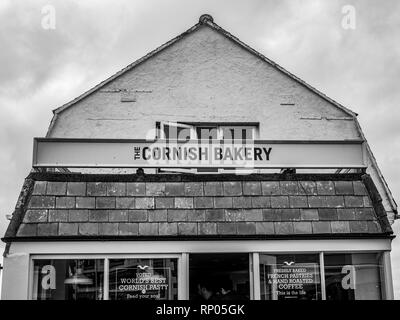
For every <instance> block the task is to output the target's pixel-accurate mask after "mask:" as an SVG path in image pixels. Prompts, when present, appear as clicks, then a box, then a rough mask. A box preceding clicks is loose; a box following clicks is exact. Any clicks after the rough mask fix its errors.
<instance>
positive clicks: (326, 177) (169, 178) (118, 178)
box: [27, 172, 364, 182]
mask: <svg viewBox="0 0 400 320" xmlns="http://www.w3.org/2000/svg"><path fill="white" fill-rule="evenodd" d="M363 174H364V173H343V174H337V173H294V174H285V173H254V174H232V173H231V174H185V173H179V174H174V173H171V174H143V175H138V174H87V173H58V172H57V173H54V172H51V173H50V172H31V173H30V174H29V175H28V177H27V179H32V180H34V181H60V182H202V181H303V180H310V181H313V180H318V181H360V180H362V176H363Z"/></svg>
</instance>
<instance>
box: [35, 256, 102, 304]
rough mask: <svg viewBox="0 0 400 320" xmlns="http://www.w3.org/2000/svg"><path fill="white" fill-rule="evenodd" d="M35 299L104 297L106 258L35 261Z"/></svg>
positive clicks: (89, 298) (90, 298) (93, 298)
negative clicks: (104, 259)
mask: <svg viewBox="0 0 400 320" xmlns="http://www.w3.org/2000/svg"><path fill="white" fill-rule="evenodd" d="M33 265H34V271H33V294H32V298H33V299H34V300H102V299H103V279H104V261H103V260H93V259H92V260H86V259H85V260H76V259H75V260H61V259H54V260H34V261H33Z"/></svg>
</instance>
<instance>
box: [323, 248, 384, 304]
mask: <svg viewBox="0 0 400 320" xmlns="http://www.w3.org/2000/svg"><path fill="white" fill-rule="evenodd" d="M381 256H382V254H381V253H346V254H344V253H341V254H325V255H324V260H325V263H324V264H325V287H326V299H327V300H379V299H383V298H384V296H383V294H382V290H383V288H384V284H383V280H382V279H383V265H382V257H381Z"/></svg>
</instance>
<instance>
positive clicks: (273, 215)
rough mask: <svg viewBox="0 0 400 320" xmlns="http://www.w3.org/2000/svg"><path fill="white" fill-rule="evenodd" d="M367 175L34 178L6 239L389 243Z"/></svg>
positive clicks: (36, 175) (387, 228) (27, 184)
mask: <svg viewBox="0 0 400 320" xmlns="http://www.w3.org/2000/svg"><path fill="white" fill-rule="evenodd" d="M390 234H392V229H391V227H390V223H389V221H388V219H387V216H386V212H385V210H384V208H383V205H382V203H381V199H380V196H379V194H378V192H377V190H376V187H375V185H374V183H373V181H372V179H371V178H370V176H369V175H367V174H341V175H332V174H314V175H310V174H305V175H302V174H289V175H288V174H252V175H242V176H240V175H200V176H199V175H185V174H164V175H162V174H161V175H160V174H158V175H91V174H61V173H37V172H36V173H31V174H30V175H29V176H28V177H27V178H26V180H25V183H24V186H23V189H22V191H21V194H20V197H19V199H18V203H17V205H16V209H15V211H14V213H13V216H12V221H11V223H10V225H9V228H8V230H7V232H6V235H5V240H14V241H18V240H23V239H27V238H29V239H34V238H36V239H41V238H46V239H47V240H50V239H65V238H71V239H73V238H77V239H98V238H105V239H126V238H138V239H143V238H148V237H151V238H154V237H156V238H157V239H162V238H171V237H177V238H200V239H201V238H213V237H218V238H224V237H227V238H229V237H231V238H232V237H234V238H238V237H244V238H247V237H252V238H281V237H290V238H293V237H307V236H308V237H310V236H311V237H312V236H314V237H315V236H318V237H321V236H325V237H357V236H368V237H371V236H383V237H386V236H389V235H390Z"/></svg>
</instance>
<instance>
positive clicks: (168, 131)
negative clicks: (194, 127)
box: [164, 124, 190, 141]
mask: <svg viewBox="0 0 400 320" xmlns="http://www.w3.org/2000/svg"><path fill="white" fill-rule="evenodd" d="M164 135H165V139H166V140H179V141H189V140H190V128H188V127H187V126H179V124H177V125H176V126H170V125H164Z"/></svg>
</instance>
